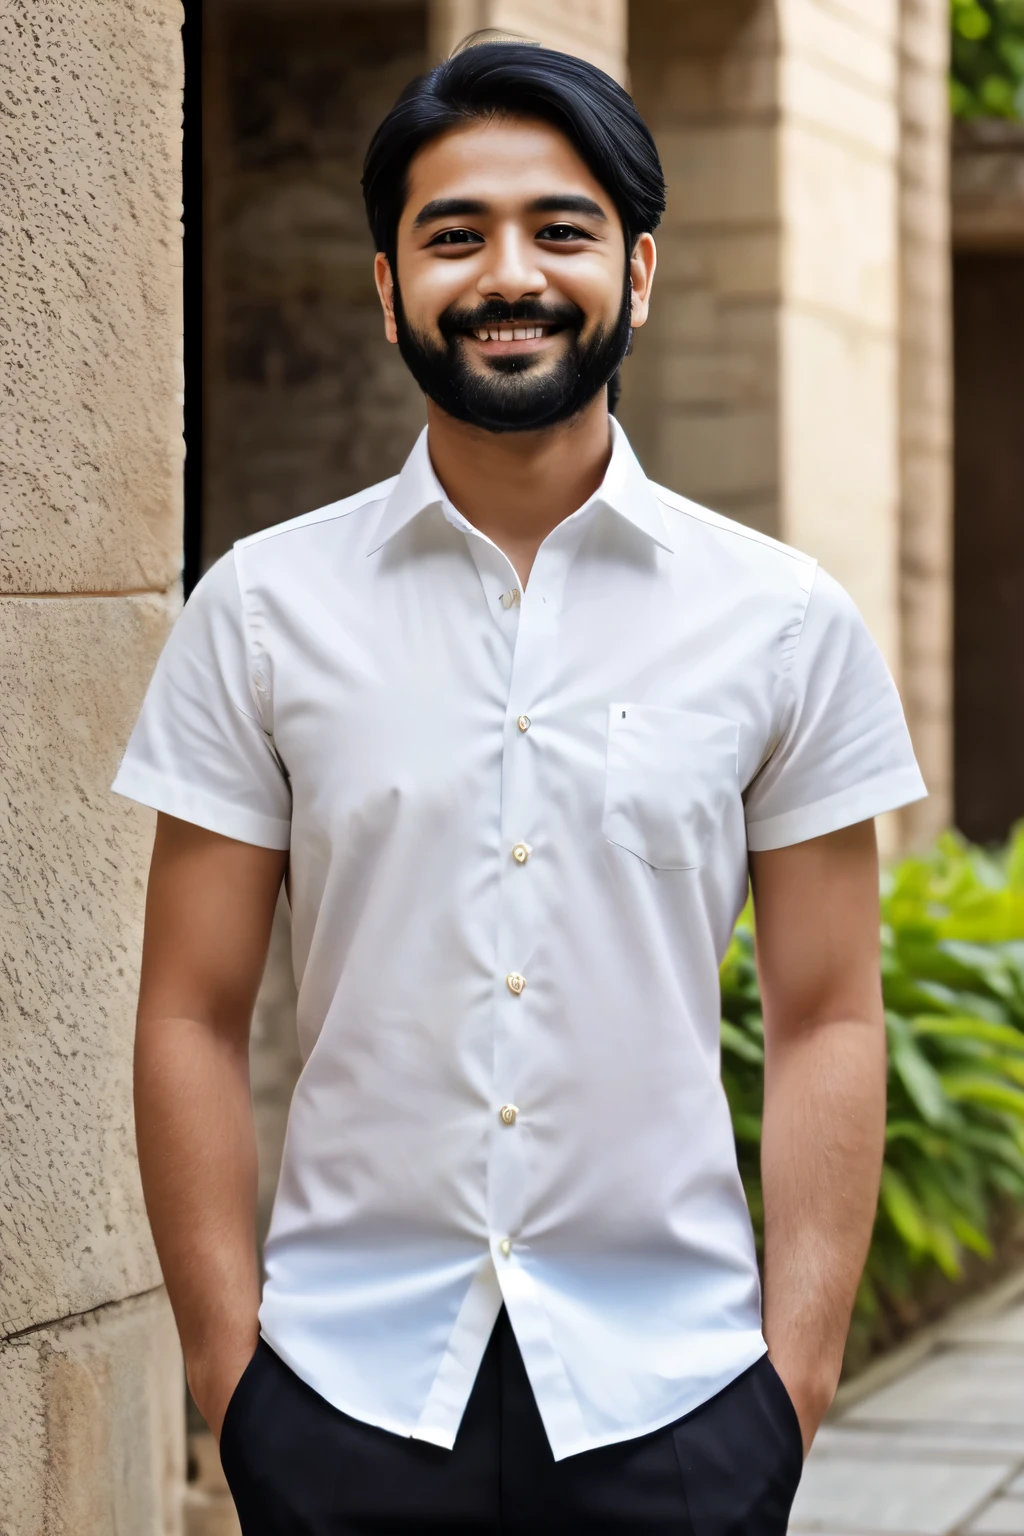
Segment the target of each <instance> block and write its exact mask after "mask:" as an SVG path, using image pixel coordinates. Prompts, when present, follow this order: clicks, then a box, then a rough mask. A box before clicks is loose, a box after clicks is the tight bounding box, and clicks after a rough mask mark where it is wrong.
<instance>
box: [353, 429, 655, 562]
mask: <svg viewBox="0 0 1024 1536" xmlns="http://www.w3.org/2000/svg"><path fill="white" fill-rule="evenodd" d="M610 420H611V424H612V456H611V459H610V461H609V464H608V469H607V471H606V472H605V477H604V479H603V480H602V482H601V484H600V485H599V486H598V488H597V490H596V491H595V493H594V495H593V496H592V497H591V498H590V500H589V501H588V502H587V503H586V505H585V506H583V507H581V508H580V509H579V512H577V513H575V514H574V516H576V517H579V516H580V514H581V513H583V512H586V511H587V510H589V509H590V508H591V507H595V506H597V505H602V506H606V507H608V508H609V509H610V510H611V511H612V512H614V513H616V514H617V516H619V517H621V518H624V519H625V521H626V522H629V523H632V524H633V526H634V528H638V529H639V530H640V532H641V533H644V534H646V535H647V537H648V538H649V539H652V540H653V541H654V543H655V544H659V545H660V546H661V548H662V549H667V550H668V551H669V552H670V553H671V552H672V550H673V549H674V545H673V543H672V540H671V538H670V536H669V531H668V528H667V526H666V524H665V515H664V513H663V512H662V509H661V503H660V502H659V501H658V498H657V497H656V496H655V494H654V491H653V489H652V487H651V483H650V481H649V480H648V478H647V476H646V475H645V474H644V472H643V470H642V469H641V467H640V463H639V461H638V459H637V457H636V454H635V453H634V452H633V450H632V448H631V447H630V445H629V439H628V438H627V436H626V434H625V432H624V431H623V429H622V428H621V427H620V425H619V423H618V422H617V421H616V420H615V417H614V416H612V417H611V418H610ZM435 507H440V508H441V509H442V511H444V513H445V516H446V517H449V518H450V519H451V520H457V521H458V523H459V525H460V526H463V519H462V518H461V517H460V516H459V514H458V513H457V512H456V511H455V509H454V508H453V507H452V505H451V503H450V502H449V501H448V498H447V497H446V495H445V493H444V490H443V489H442V487H441V482H440V481H439V480H438V478H437V476H436V474H435V473H434V466H433V465H432V464H431V462H430V453H429V450H428V447H427V428H426V427H424V428H423V431H422V432H421V433H420V435H419V437H418V438H417V439H416V442H415V444H414V445H413V449H412V452H411V453H410V454H409V457H408V458H407V459H406V461H405V463H404V464H403V466H402V471H401V474H400V475H399V476H398V479H397V480H396V481H395V485H394V488H393V490H392V492H391V495H390V496H389V497H388V499H387V501H386V502H385V503H384V505H383V507H382V508H381V511H380V515H379V516H378V519H377V522H376V524H375V525H374V528H373V533H372V536H371V538H370V541H369V544H368V547H367V551H366V553H367V554H368V555H372V554H374V553H375V552H376V551H377V550H378V549H380V548H381V547H382V545H384V544H386V543H387V542H388V540H389V539H392V538H394V536H395V534H396V533H399V532H400V531H401V530H402V529H403V528H404V527H405V526H406V524H407V523H410V522H411V521H412V519H413V518H414V517H418V516H419V515H420V513H422V512H426V511H429V510H430V509H431V508H435Z"/></svg>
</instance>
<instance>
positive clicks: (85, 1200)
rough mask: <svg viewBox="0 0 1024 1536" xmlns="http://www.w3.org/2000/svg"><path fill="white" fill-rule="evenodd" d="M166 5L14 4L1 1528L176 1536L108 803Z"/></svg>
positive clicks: (165, 589)
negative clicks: (136, 1135)
mask: <svg viewBox="0 0 1024 1536" xmlns="http://www.w3.org/2000/svg"><path fill="white" fill-rule="evenodd" d="M180 21H181V8H180V5H179V3H178V0H53V3H51V4H49V5H46V6H40V5H38V4H36V3H34V0H9V3H8V5H7V6H6V7H5V8H4V10H3V14H2V16H0V58H2V59H3V62H4V77H5V80H6V89H5V92H4V116H3V128H2V135H3V145H4V148H3V156H2V160H0V165H2V170H0V218H2V220H3V239H2V249H3V252H4V255H3V262H4V268H5V270H4V290H5V304H4V313H5V323H4V324H3V326H2V328H0V348H2V351H3V355H4V362H5V368H4V378H5V381H6V382H5V394H4V409H3V411H2V413H0V457H2V461H3V464H4V481H5V484H4V498H3V507H2V510H0V696H2V698H3V726H2V731H0V784H2V791H0V859H2V870H0V890H2V892H3V895H2V897H0V900H2V903H3V922H2V927H0V949H2V957H0V1150H2V1156H0V1255H2V1261H0V1445H2V1447H3V1452H2V1455H0V1531H3V1532H4V1533H5V1536H7V1533H10V1536H43V1533H45V1536H112V1533H118V1536H120V1533H124V1536H172V1533H175V1532H177V1531H178V1530H179V1529H180V1504H181V1483H182V1478H183V1428H184V1425H183V1417H184V1416H183V1381H182V1372H181V1362H180V1356H179V1353H178V1347H177V1342H176V1337H175V1333H174V1328H173V1324H172V1321H171V1318H170V1314H169V1309H168V1307H167V1302H166V1298H165V1296H164V1293H163V1291H162V1289H161V1288H160V1272H159V1269H158V1266H157V1262H156V1258H155V1255H154V1252H153V1248H152V1245H151V1241H150V1237H149V1230H148V1226H147V1222H146V1217H145V1212H144V1210H143V1204H142V1194H141V1189H140V1185H139V1178H138V1172H137V1168H136V1162H135V1150H134V1133H133V1127H132V1110H131V1051H132V1034H133V1021H134V1009H135V998H136V985H137V979H138V962H139V951H140V940H141V934H142V915H143V900H144V895H145V873H146V865H147V860H148V855H149V850H150V844H151V835H152V819H151V818H150V816H148V815H146V814H144V813H143V812H141V811H138V810H135V809H133V808H132V807H130V806H129V805H128V804H127V803H126V802H124V801H121V800H118V799H115V798H114V797H113V796H111V795H110V794H109V792H108V785H109V783H110V781H111V778H112V776H113V774H114V771H115V768H116V766H117V762H118V759H119V756H120V752H121V749H122V747H123V745H124V742H125V739H126V736H127V732H128V729H129V727H130V725H131V723H132V720H133V718H134V716H135V713H136V710H137V708H138V705H139V702H140V699H141V696H142V693H143V690H144V688H145V685H146V682H147V680H148V678H149V675H150V672H151V670H152V667H153V664H154V661H155V659H156V657H157V655H158V653H159V650H160V647H161V645H162V643H163V640H164V638H165V636H166V634H167V631H168V627H169V625H170V623H171V620H172V616H173V613H174V611H175V609H176V607H177V603H178V598H177V595H176V581H177V576H178V571H179V567H180V550H181V492H180V486H181V459H182V443H181V387H182V386H181V345H180V336H181V313H180V271H181V250H180V233H181V230H180V223H179V219H180V184H179V167H180V158H181V94H180V93H181V51H180V37H179V26H180Z"/></svg>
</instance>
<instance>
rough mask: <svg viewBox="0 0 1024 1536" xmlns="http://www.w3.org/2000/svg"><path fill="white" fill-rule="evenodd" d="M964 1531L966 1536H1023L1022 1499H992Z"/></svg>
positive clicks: (1023, 1503) (1023, 1502) (1023, 1508)
mask: <svg viewBox="0 0 1024 1536" xmlns="http://www.w3.org/2000/svg"><path fill="white" fill-rule="evenodd" d="M964 1530H965V1532H966V1536H1024V1499H993V1501H992V1503H991V1504H989V1505H987V1506H986V1508H985V1509H983V1510H982V1512H981V1514H980V1515H977V1516H976V1517H975V1518H974V1519H973V1520H972V1521H971V1523H970V1524H969V1525H967V1526H965V1527H964Z"/></svg>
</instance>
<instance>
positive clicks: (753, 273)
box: [621, 0, 782, 534]
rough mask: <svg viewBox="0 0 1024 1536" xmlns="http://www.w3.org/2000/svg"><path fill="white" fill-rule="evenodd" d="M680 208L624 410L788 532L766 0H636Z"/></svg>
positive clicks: (707, 480)
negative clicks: (782, 482) (781, 446)
mask: <svg viewBox="0 0 1024 1536" xmlns="http://www.w3.org/2000/svg"><path fill="white" fill-rule="evenodd" d="M629 24H630V34H629V60H630V80H631V87H632V91H633V95H634V97H635V99H636V102H637V105H638V106H639V108H640V111H641V112H642V113H643V115H644V117H645V118H646V120H647V122H648V124H649V125H650V128H651V130H652V132H653V134H654V137H655V139H656V141H657V143H658V148H659V150H660V152H661V157H662V163H663V165H664V168H665V177H666V180H667V183H668V208H667V211H666V215H665V219H664V222H663V224H662V226H661V229H660V230H659V231H658V272H657V277H656V279H655V289H654V300H653V305H652V309H651V318H650V320H649V321H648V323H647V325H646V326H645V327H644V328H643V329H642V330H641V331H639V332H638V333H637V337H636V345H635V350H634V355H633V357H632V358H631V359H630V360H629V361H628V362H627V363H626V365H625V367H624V369H623V402H622V406H621V415H622V418H623V423H624V425H625V426H626V428H627V430H628V431H629V433H630V435H631V437H632V439H633V442H634V445H635V446H636V449H637V451H638V453H639V455H640V458H641V460H642V462H643V464H644V466H645V467H646V469H647V471H648V473H649V474H650V475H652V476H653V477H654V478H655V479H656V480H659V481H661V482H663V483H664V484H666V485H669V486H671V487H672V488H673V489H674V490H677V491H680V492H682V493H683V494H684V495H688V496H692V497H693V498H694V499H695V500H697V501H701V502H704V503H706V504H708V505H710V506H712V507H714V508H715V509H716V510H718V511H720V512H724V513H726V514H727V515H729V516H731V517H737V518H739V519H741V521H743V522H746V523H749V524H751V525H752V526H753V527H756V528H760V529H761V530H762V531H764V532H767V533H772V534H779V532H780V517H781V502H780V496H781V490H780V482H779V473H780V466H779V441H778V427H779V385H780V381H779V324H780V303H781V284H782V276H781V260H782V251H781V238H780V231H781V213H780V209H779V167H778V142H777V131H776V127H777V122H778V114H779V107H778V78H777V77H778V67H777V54H778V35H777V29H776V25H775V18H774V15H773V7H772V6H771V5H770V4H767V3H765V4H761V3H759V0H694V3H686V4H683V5H676V4H675V3H673V0H632V3H631V4H630V8H629Z"/></svg>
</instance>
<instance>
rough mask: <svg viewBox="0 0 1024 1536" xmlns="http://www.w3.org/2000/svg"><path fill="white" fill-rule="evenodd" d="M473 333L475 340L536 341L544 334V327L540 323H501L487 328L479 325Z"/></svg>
mask: <svg viewBox="0 0 1024 1536" xmlns="http://www.w3.org/2000/svg"><path fill="white" fill-rule="evenodd" d="M473 334H474V335H475V336H476V339H477V341H537V340H538V338H539V337H541V336H543V335H544V328H543V326H540V325H516V326H511V327H510V326H504V325H502V326H497V327H491V328H488V329H484V328H483V327H479V328H478V329H477V330H476V331H474V333H473Z"/></svg>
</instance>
